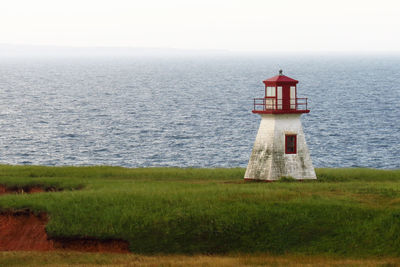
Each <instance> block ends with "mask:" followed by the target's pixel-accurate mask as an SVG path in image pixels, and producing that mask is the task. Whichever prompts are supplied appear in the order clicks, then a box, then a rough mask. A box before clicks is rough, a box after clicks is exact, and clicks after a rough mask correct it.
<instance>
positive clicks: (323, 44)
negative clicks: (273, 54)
mask: <svg viewBox="0 0 400 267" xmlns="http://www.w3.org/2000/svg"><path fill="white" fill-rule="evenodd" d="M0 44H23V45H32V44H33V45H56V46H74V47H75V46H77V47H133V48H135V47H141V48H174V49H195V50H215V49H216V50H229V51H265V52H268V51H360V52H363V51H384V52H390V51H399V50H400V1H399V0H374V1H370V0H363V1H359V0H329V1H328V0H326V1H323V0H300V1H296V0H273V1H270V0H194V1H192V0H141V1H136V0H130V1H129V0H56V1H55V0H35V1H32V0H2V1H1V2H0Z"/></svg>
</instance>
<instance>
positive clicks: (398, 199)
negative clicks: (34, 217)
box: [0, 165, 400, 256]
mask: <svg viewBox="0 0 400 267" xmlns="http://www.w3.org/2000/svg"><path fill="white" fill-rule="evenodd" d="M244 171H245V170H244V169H241V168H233V169H179V168H139V169H128V168H120V167H40V166H9V165H1V166H0V185H6V186H8V187H13V186H14V187H24V186H34V185H35V186H42V187H51V188H56V189H64V190H63V191H60V192H46V193H38V194H30V195H28V194H9V195H2V196H0V211H6V210H18V209H26V208H28V209H30V210H32V211H34V212H42V211H44V212H47V213H48V214H49V217H50V221H49V224H48V225H47V229H46V230H47V232H48V235H49V236H51V237H72V238H76V237H96V238H100V239H110V238H111V239H115V238H116V239H123V240H127V241H128V242H129V244H130V250H131V251H132V252H136V253H225V252H243V253H248V252H250V253H252V252H270V253H278V254H279V253H306V254H321V253H323V254H332V255H345V256H364V255H376V256H381V255H385V256H400V170H373V169H317V170H316V171H317V176H318V180H317V181H310V182H274V183H255V182H246V183H245V182H244V181H243V175H244Z"/></svg>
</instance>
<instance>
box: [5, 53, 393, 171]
mask: <svg viewBox="0 0 400 267" xmlns="http://www.w3.org/2000/svg"><path fill="white" fill-rule="evenodd" d="M280 68H282V69H283V70H284V74H286V75H288V76H290V77H292V78H294V79H297V80H299V81H300V83H299V85H298V96H299V97H308V98H309V106H310V109H311V112H310V113H309V114H305V115H302V122H303V127H304V131H305V134H306V138H307V143H308V145H309V148H310V152H311V155H312V159H313V163H314V165H315V166H316V167H355V166H360V167H373V168H400V156H399V155H400V144H399V140H400V57H399V56H355V57H350V56H335V57H333V56H309V57H307V56H301V57H293V56H291V57H266V56H247V57H245V56H241V57H228V56H226V57H218V58H212V57H205V58H195V57H192V58H147V59H146V58H103V59H100V58H98V59H94V58H92V59H26V60H22V59H4V60H1V61H0V129H1V131H0V163H2V164H40V165H119V166H126V167H139V166H141V167H142V166H180V167H189V166H194V167H237V166H239V167H245V166H246V165H247V161H248V159H249V156H250V152H251V149H252V145H253V142H254V139H255V136H256V133H257V129H258V126H259V121H260V117H259V116H258V115H254V114H252V113H251V109H252V99H253V98H254V97H262V96H263V83H262V80H264V79H266V78H269V77H271V76H275V75H276V74H277V71H278V70H279V69H280Z"/></svg>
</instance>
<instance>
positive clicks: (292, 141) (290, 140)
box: [285, 134, 297, 154]
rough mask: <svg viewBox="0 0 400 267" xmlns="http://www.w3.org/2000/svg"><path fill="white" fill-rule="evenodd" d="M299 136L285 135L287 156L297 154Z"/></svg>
mask: <svg viewBox="0 0 400 267" xmlns="http://www.w3.org/2000/svg"><path fill="white" fill-rule="evenodd" d="M296 139H297V136H296V135H295V134H287V135H285V153H286V154H296V149H297V147H296V143H297V140H296Z"/></svg>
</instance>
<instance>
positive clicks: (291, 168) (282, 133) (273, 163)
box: [244, 70, 317, 181]
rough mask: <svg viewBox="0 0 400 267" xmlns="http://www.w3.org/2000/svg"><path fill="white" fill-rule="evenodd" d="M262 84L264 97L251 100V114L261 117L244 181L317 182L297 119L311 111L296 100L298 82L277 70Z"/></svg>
mask: <svg viewBox="0 0 400 267" xmlns="http://www.w3.org/2000/svg"><path fill="white" fill-rule="evenodd" d="M263 82H264V84H265V96H264V97H263V98H255V99H254V106H253V111H252V112H253V113H255V114H259V115H260V116H261V122H260V128H259V129H258V133H257V137H256V140H255V142H254V146H253V151H252V153H251V156H250V160H249V164H248V165H247V169H246V173H245V175H244V179H245V180H264V181H274V180H279V179H280V178H281V177H292V178H294V179H298V180H303V179H304V180H305V179H317V177H316V175H315V170H314V167H313V165H312V161H311V157H310V153H309V151H308V148H307V144H306V140H305V136H304V133H303V129H302V126H301V120H300V116H301V115H302V114H304V113H309V112H310V110H309V109H308V107H307V98H298V97H297V84H298V81H296V80H294V79H292V78H290V77H287V76H285V75H283V74H282V70H280V71H279V75H277V76H274V77H272V78H269V79H267V80H265V81H263Z"/></svg>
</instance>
